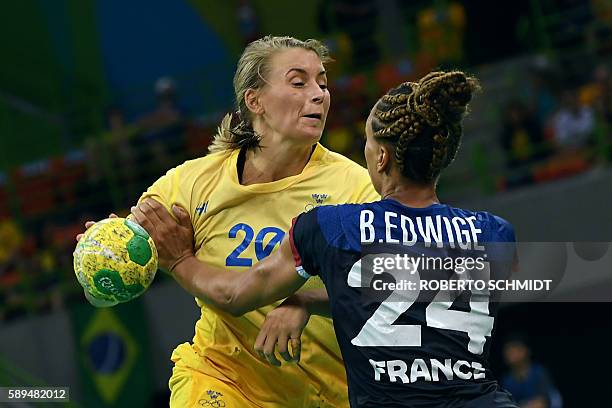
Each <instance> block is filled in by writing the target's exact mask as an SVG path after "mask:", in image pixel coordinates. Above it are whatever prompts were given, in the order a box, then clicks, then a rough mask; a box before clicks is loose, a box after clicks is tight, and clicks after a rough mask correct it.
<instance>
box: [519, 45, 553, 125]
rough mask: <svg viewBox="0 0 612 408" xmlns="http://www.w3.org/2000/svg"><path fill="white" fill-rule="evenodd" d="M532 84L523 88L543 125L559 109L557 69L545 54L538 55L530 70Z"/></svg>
mask: <svg viewBox="0 0 612 408" xmlns="http://www.w3.org/2000/svg"><path fill="white" fill-rule="evenodd" d="M529 77H530V85H531V86H527V87H525V89H523V90H522V93H523V94H524V96H525V97H526V98H527V100H529V105H530V107H531V108H532V109H533V112H534V114H535V116H536V118H537V120H538V121H539V122H540V123H541V124H542V125H543V126H546V125H547V123H546V122H547V121H548V120H549V119H550V118H551V116H552V115H553V113H554V112H555V111H556V110H557V108H558V105H559V102H558V100H557V96H556V94H557V81H556V78H557V77H558V72H557V69H555V67H554V66H553V65H552V64H551V62H550V61H549V60H548V59H547V58H546V57H544V56H537V57H536V58H535V59H534V62H533V66H532V67H531V68H530V71H529Z"/></svg>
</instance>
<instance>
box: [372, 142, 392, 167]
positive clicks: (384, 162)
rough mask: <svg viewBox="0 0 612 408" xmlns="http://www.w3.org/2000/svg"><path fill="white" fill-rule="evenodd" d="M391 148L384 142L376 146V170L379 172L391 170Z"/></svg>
mask: <svg viewBox="0 0 612 408" xmlns="http://www.w3.org/2000/svg"><path fill="white" fill-rule="evenodd" d="M392 153H393V152H392V149H391V148H389V146H388V145H386V144H385V143H381V144H380V145H379V146H378V157H377V159H376V170H377V171H378V172H379V173H388V172H389V170H391V154H392Z"/></svg>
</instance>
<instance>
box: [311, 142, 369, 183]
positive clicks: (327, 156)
mask: <svg viewBox="0 0 612 408" xmlns="http://www.w3.org/2000/svg"><path fill="white" fill-rule="evenodd" d="M317 149H318V150H320V153H321V154H320V156H319V158H318V161H319V164H320V165H323V166H332V167H335V168H337V169H342V170H344V171H346V172H349V173H355V174H356V175H364V176H366V177H369V176H368V170H367V169H366V168H365V167H363V166H361V165H360V164H359V163H356V162H354V161H352V160H351V159H349V158H348V157H345V156H343V155H341V154H340V153H336V152H334V151H331V150H329V149H328V148H326V147H324V146H323V145H321V144H318V145H317Z"/></svg>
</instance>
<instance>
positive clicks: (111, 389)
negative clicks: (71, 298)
mask: <svg viewBox="0 0 612 408" xmlns="http://www.w3.org/2000/svg"><path fill="white" fill-rule="evenodd" d="M71 314H72V322H73V327H74V330H75V336H74V337H75V339H76V342H77V345H76V349H77V354H78V358H79V368H80V371H81V389H82V396H83V397H82V399H83V401H82V405H83V406H85V407H88V408H89V407H92V408H97V407H104V408H106V407H130V408H132V407H147V406H149V402H150V400H151V397H152V394H153V389H154V387H153V378H152V376H151V367H150V356H151V354H150V351H149V343H148V339H147V334H148V330H147V327H146V323H145V322H146V319H145V314H144V310H143V306H142V303H141V302H140V300H139V299H136V300H133V301H131V302H127V303H122V304H119V305H117V306H115V307H112V308H99V309H98V308H94V307H93V306H91V305H88V304H77V305H74V306H73V307H72V309H71Z"/></svg>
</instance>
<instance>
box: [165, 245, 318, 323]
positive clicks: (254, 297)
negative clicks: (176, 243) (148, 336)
mask: <svg viewBox="0 0 612 408" xmlns="http://www.w3.org/2000/svg"><path fill="white" fill-rule="evenodd" d="M172 275H173V276H174V278H175V279H176V280H177V281H178V282H179V284H180V285H181V286H183V288H185V289H186V290H187V291H189V292H190V293H191V294H192V295H194V296H196V297H198V298H200V299H202V300H204V301H205V302H208V303H211V304H213V305H214V306H216V307H217V308H220V309H222V310H224V311H226V312H229V313H231V314H233V315H235V316H240V315H242V314H244V313H246V312H249V311H251V310H254V309H257V308H259V307H261V306H265V305H268V304H270V303H273V302H275V301H277V300H280V299H283V298H286V297H287V296H289V295H291V294H293V293H294V292H295V291H296V290H298V289H299V288H300V287H301V286H302V285H303V284H304V283H305V282H306V280H305V279H304V278H302V277H301V276H299V275H298V274H297V272H296V271H295V266H294V261H293V255H292V253H291V246H290V244H289V239H288V238H285V239H283V241H282V243H281V246H280V248H279V250H278V251H276V252H274V253H272V254H271V255H270V256H268V257H267V258H266V259H264V260H262V261H260V262H259V263H257V264H256V265H255V266H253V267H252V268H251V269H249V270H248V271H246V272H235V271H228V270H224V269H221V268H214V267H211V266H209V265H207V264H205V263H203V262H201V261H200V260H198V259H197V258H196V257H195V256H191V257H189V258H187V259H185V260H183V261H182V262H180V263H179V264H178V265H176V267H175V268H174V270H173V272H172Z"/></svg>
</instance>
